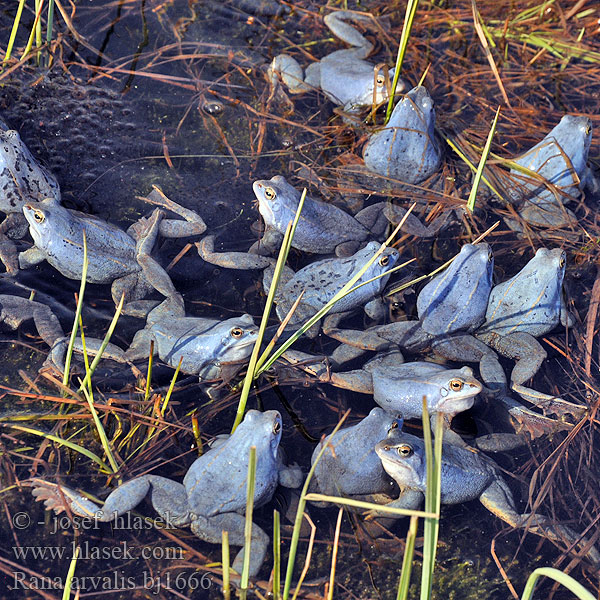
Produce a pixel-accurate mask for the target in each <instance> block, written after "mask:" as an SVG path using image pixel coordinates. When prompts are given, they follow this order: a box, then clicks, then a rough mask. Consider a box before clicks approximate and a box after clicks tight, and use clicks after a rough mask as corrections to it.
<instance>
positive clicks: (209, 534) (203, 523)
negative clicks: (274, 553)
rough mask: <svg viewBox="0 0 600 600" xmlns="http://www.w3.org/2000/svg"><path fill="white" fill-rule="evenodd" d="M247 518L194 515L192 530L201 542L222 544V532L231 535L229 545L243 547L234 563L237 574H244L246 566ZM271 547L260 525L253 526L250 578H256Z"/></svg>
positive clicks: (238, 515)
mask: <svg viewBox="0 0 600 600" xmlns="http://www.w3.org/2000/svg"><path fill="white" fill-rule="evenodd" d="M245 524H246V517H244V516H243V515H240V514H238V513H223V514H217V515H214V516H212V517H210V518H206V517H202V516H200V515H193V516H192V521H191V524H190V528H191V530H192V532H193V533H194V534H196V535H197V536H198V537H199V538H200V539H201V540H204V541H206V542H210V543H212V544H220V543H221V539H222V533H221V532H222V531H227V532H228V533H229V543H230V544H232V545H233V546H242V549H241V550H240V551H239V552H238V554H237V556H236V557H235V560H234V561H233V565H232V566H233V569H234V571H236V572H237V573H241V572H242V567H243V565H244V543H245V540H244V528H245ZM268 547H269V536H268V535H267V534H266V533H265V532H264V531H263V530H262V529H261V528H260V527H258V525H256V524H253V525H252V537H251V540H250V576H251V577H255V576H256V575H257V573H258V572H259V571H260V567H261V566H262V564H263V561H264V559H265V556H266V554H267V549H268Z"/></svg>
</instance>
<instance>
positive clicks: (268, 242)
mask: <svg viewBox="0 0 600 600" xmlns="http://www.w3.org/2000/svg"><path fill="white" fill-rule="evenodd" d="M282 241H283V235H282V234H281V233H279V231H277V229H274V228H273V227H267V228H266V229H265V231H264V233H263V236H262V238H260V240H258V241H256V242H254V244H252V246H250V250H248V252H249V253H250V254H259V255H260V256H273V255H276V254H277V252H279V248H281V242H282Z"/></svg>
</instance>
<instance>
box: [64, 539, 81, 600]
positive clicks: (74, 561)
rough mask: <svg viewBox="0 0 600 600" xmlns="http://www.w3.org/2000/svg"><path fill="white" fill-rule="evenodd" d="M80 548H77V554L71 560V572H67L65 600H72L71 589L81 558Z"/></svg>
mask: <svg viewBox="0 0 600 600" xmlns="http://www.w3.org/2000/svg"><path fill="white" fill-rule="evenodd" d="M79 551H80V547H79V545H77V547H76V548H75V553H74V554H73V557H72V558H71V563H70V564H69V570H68V572H67V576H66V578H65V587H64V589H63V595H62V598H63V600H70V598H71V587H72V585H73V576H74V575H75V567H76V566H77V559H78V558H79Z"/></svg>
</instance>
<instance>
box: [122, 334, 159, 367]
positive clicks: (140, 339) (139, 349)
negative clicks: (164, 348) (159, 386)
mask: <svg viewBox="0 0 600 600" xmlns="http://www.w3.org/2000/svg"><path fill="white" fill-rule="evenodd" d="M153 339H154V336H153V335H152V332H151V331H150V330H148V329H140V330H139V331H138V332H137V333H136V334H135V335H134V336H133V341H132V342H131V345H130V346H129V348H128V349H127V351H126V352H125V356H126V357H127V359H128V360H130V361H136V360H141V359H146V358H148V355H149V354H150V348H151V347H153V348H154V355H155V356H156V355H157V354H158V347H157V344H154V346H152V345H151V342H152V340H153Z"/></svg>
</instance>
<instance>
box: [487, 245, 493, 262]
mask: <svg viewBox="0 0 600 600" xmlns="http://www.w3.org/2000/svg"><path fill="white" fill-rule="evenodd" d="M493 260H494V253H493V252H492V249H491V248H490V249H489V250H488V262H489V263H490V262H492V261H493Z"/></svg>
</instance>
